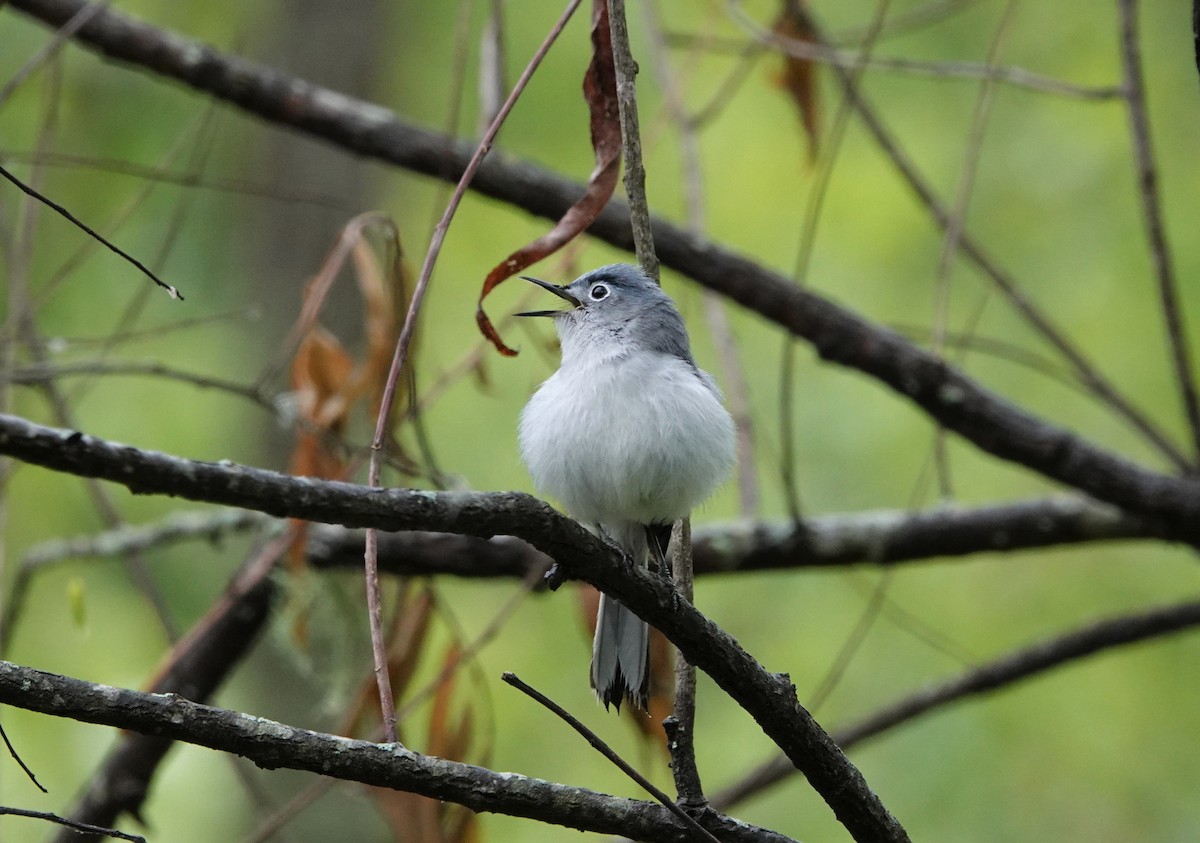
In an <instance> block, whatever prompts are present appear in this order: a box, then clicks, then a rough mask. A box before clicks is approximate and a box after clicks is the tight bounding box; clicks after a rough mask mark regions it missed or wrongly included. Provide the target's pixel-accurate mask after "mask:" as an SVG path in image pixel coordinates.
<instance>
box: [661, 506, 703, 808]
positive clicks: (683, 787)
mask: <svg viewBox="0 0 1200 843" xmlns="http://www.w3.org/2000/svg"><path fill="white" fill-rule="evenodd" d="M671 572H672V574H673V575H674V577H675V587H676V588H677V589H678V590H679V593H680V595H682V597H683V599H684V600H687V601H688V602H691V601H692V600H693V599H694V596H693V591H694V589H693V587H692V586H693V581H694V573H693V569H692V519H690V518H683V519H680V520H679V521H678V522H676V524H675V526H674V528H673V529H672V534H671ZM663 729H664V730H665V731H666V733H667V749H668V750H669V751H670V754H671V775H672V776H673V777H674V778H675V792H676V793H677V794H678V795H679V801H680V802H681V803H682V804H683V805H684V806H685V807H687V808H688V809H690V810H699V809H702V808H704V807H706V806H707V805H708V800H706V799H705V798H704V788H703V786H702V785H701V783H700V769H699V768H698V767H697V766H696V746H695V736H696V668H695V667H693V666H692V665H691V663H690V662H688V660H687V659H685V658H684V657H683V654H682V653H680V652H679V651H678V650H677V651H676V652H675V708H674V712H673V713H672V714H671V716H670V717H668V718H667V720H666V722H664V723H663Z"/></svg>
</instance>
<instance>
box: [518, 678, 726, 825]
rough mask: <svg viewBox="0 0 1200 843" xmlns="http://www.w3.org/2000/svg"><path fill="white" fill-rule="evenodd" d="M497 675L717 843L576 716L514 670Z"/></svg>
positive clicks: (669, 808)
mask: <svg viewBox="0 0 1200 843" xmlns="http://www.w3.org/2000/svg"><path fill="white" fill-rule="evenodd" d="M500 678H501V679H503V680H504V681H505V682H507V683H508V684H509V685H512V686H513V687H514V688H516V689H517V690H518V691H520V692H521V693H522V694H525V696H527V697H529V698H530V699H532V700H535V701H536V702H538V703H540V704H541V705H542V706H544V707H545V708H547V709H549V710H550V711H552V712H553V713H554V715H555V716H556V717H558V718H559V719H560V720H562V721H563V722H564V723H566V724H567V725H568V726H570V727H571V728H572V729H574V730H575V731H576V732H578V733H579V734H580V735H582V736H583V738H584V740H586V741H587V742H588V743H589V744H591V746H592V749H594V750H596V751H597V752H599V753H600V754H601V755H603V756H604V757H605V758H607V759H608V760H609V761H611V762H612V763H613V765H614V766H615V767H616V768H617V769H618V770H620V771H621V772H622V773H624V774H625V775H627V776H629V778H631V779H632V780H633V781H634V782H635V783H636V784H637V785H638V787H640V788H642V790H644V791H646V792H647V793H649V794H650V795H651V796H653V797H654V798H655V799H657V800H658V801H659V802H660V803H661V804H662V805H663V807H665V808H666V809H667V810H668V811H670V812H671V813H672V814H674V815H675V816H677V817H678V818H679V819H680V821H682V822H683V823H684V825H686V826H688V827H689V828H690V829H692V830H693V831H694V832H695V833H696V835H697V836H698V837H700V838H701V839H702V840H711V841H712V843H720V841H719V840H717V839H716V838H715V837H713V836H712V833H711V832H709V831H708V830H707V829H705V828H704V827H703V826H702V825H700V824H699V823H698V822H696V821H695V820H694V819H692V818H691V817H689V816H688V815H687V814H686V813H684V811H683V809H682V808H680V807H679V806H678V805H676V804H675V803H674V802H672V801H671V797H670V796H667V794H665V793H663V792H662V791H661V790H659V789H658V788H657V787H655V786H654V784H653V783H652V782H651V781H650V780H649V779H647V778H646V777H645V776H643V775H642V774H641V773H639V772H638V771H637V770H635V769H634V768H633V766H632V765H630V764H629V762H628V761H626V760H625V759H624V758H622V757H621V756H620V755H618V754H617V753H616V752H615V751H614V750H613V748H612V747H611V746H609V745H608V744H606V743H605V742H604V741H603V740H601V739H600V736H599V735H597V734H596V733H595V732H593V731H592V730H591V729H589V728H588V727H587V726H584V725H583V724H582V723H581V722H579V718H577V717H575V716H573V715H572V714H571V713H570V712H569V711H567V710H566V709H565V708H563V707H562V706H561V705H559V704H558V703H556V702H555V701H554V700H552V699H550V698H549V697H548V696H546V695H545V694H543V693H542V692H541V691H539V690H538V689H537V688H534V687H533V686H531V685H529V684H528V683H526V682H524V681H522V680H521V679H520V678H519V677H518V676H517V675H516V674H514V673H505V674H504V675H503V676H501V677H500Z"/></svg>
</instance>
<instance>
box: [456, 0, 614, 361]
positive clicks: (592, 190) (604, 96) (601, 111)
mask: <svg viewBox="0 0 1200 843" xmlns="http://www.w3.org/2000/svg"><path fill="white" fill-rule="evenodd" d="M583 96H584V99H586V100H587V103H588V108H589V110H590V112H591V120H590V127H591V135H592V150H593V153H594V154H595V158H596V167H595V169H594V170H592V175H591V177H590V178H589V179H588V185H587V192H586V193H584V195H583V197H582V198H581V199H580V200H579V201H578V202H576V203H575V204H574V205H572V206H571V207H570V208H569V209H567V212H566V213H565V214H563V216H562V219H560V220H559V221H558V222H557V223H556V224H555V226H554V227H553V228H552V229H550V230H549V231H548V232H546V233H545V234H543V235H542V236H541V237H539V238H538V239H536V240H534V241H533V242H532V243H529V244H528V245H526V246H523V247H521V248H520V249H518V250H517V251H515V252H513V253H512V254H511V255H509V256H508V257H507V258H505V259H504V260H503V261H501V262H500V263H499V264H497V265H496V266H495V267H494V268H493V269H492V271H491V272H489V273H488V276H487V278H486V279H484V282H483V289H482V290H481V291H480V293H479V303H478V305H477V306H476V309H475V322H476V324H477V325H478V326H479V330H480V332H481V333H482V334H483V335H484V336H485V337H487V338H488V339H489V340H490V341H491V342H492V344H493V345H494V346H496V350H497V351H499V352H500V353H501V354H503V355H505V356H507V357H512V356H514V355H516V353H517V352H516V351H515V350H514V349H512V348H509V347H508V346H507V345H505V344H504V341H503V340H502V339H500V334H499V333H498V332H497V331H496V328H495V326H493V325H492V321H491V319H489V318H488V316H487V314H486V313H484V312H483V300H484V297H486V296H487V295H488V293H490V292H491V291H492V290H494V289H495V288H496V286H497V285H498V284H500V282H502V281H504V280H506V279H508V278H511V277H512V276H514V275H516V274H517V273H518V272H520V271H521V270H522V269H525V268H526V267H528V266H532V265H533V264H535V263H537V262H538V261H540V260H542V259H543V258H545V257H547V256H548V255H552V254H554V253H555V252H557V251H558V250H559V249H561V248H562V247H563V246H564V245H566V244H567V243H569V242H570V241H571V240H573V239H574V238H576V237H578V236H579V235H580V234H582V233H583V232H584V231H586V230H587V227H588V226H589V225H591V224H592V221H593V220H595V219H596V217H597V216H599V215H600V212H601V211H603V210H604V206H605V205H607V204H608V200H609V199H611V198H612V195H613V191H614V190H615V189H616V186H617V176H618V174H619V173H620V169H621V116H620V113H619V111H618V108H617V72H616V69H615V67H614V66H613V52H612V38H611V35H610V33H609V29H608V3H607V2H605V0H593V3H592V62H591V64H590V65H588V69H587V73H586V74H584V77H583Z"/></svg>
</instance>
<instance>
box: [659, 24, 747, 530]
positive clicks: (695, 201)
mask: <svg viewBox="0 0 1200 843" xmlns="http://www.w3.org/2000/svg"><path fill="white" fill-rule="evenodd" d="M644 8H645V10H646V32H647V35H648V36H649V38H650V43H651V49H650V54H651V55H650V57H651V59H652V60H653V61H654V67H655V71H656V73H657V74H658V77H659V79H660V80H661V86H662V91H663V100H664V106H665V108H666V110H667V113H668V115H669V116H670V118H671V120H672V122H673V123H674V124H675V126H676V128H677V130H678V132H679V157H680V159H681V162H682V164H681V170H682V173H681V175H682V190H683V198H684V204H685V206H686V208H687V221H688V224H687V227H688V231H689V232H690V233H691V234H693V235H694V236H696V237H703V236H704V233H705V231H706V229H707V224H706V222H705V213H704V185H703V179H702V178H701V171H700V138H699V133H698V130H697V126H696V124H695V121H693V120H692V118H690V117H689V116H688V114H687V110H686V107H685V104H684V97H683V90H682V85H681V84H680V81H679V74H678V73H676V72H675V71H674V69H672V67H671V64H670V62H669V61H668V60H667V50H666V45H665V43H664V40H663V27H662V21H661V20H660V19H659V17H660V15H659V7H658V4H657V3H653V2H650V3H646V4H644ZM703 299H704V319H705V321H706V322H707V323H708V330H709V333H710V334H711V335H712V338H713V344H714V345H715V346H716V348H717V359H718V360H720V361H721V381H722V384H723V386H724V389H725V403H726V404H727V405H728V407H729V414H730V415H731V416H733V425H734V430H735V431H736V432H737V468H736V472H737V485H738V501H739V503H740V509H741V514H742V517H744V518H752V517H754V516H755V515H756V514H757V513H758V468H757V466H756V455H755V453H754V418H753V416H752V415H751V413H750V394H749V387H748V386H747V383H746V375H745V372H744V371H743V367H742V365H741V361H740V360H739V354H738V346H737V340H736V338H735V337H734V335H733V327H732V325H730V323H729V314H728V313H727V312H726V310H725V303H724V302H723V301H722V299H721V297H720V296H719V295H717V294H716V293H714V292H713V291H711V290H705V291H704V292H703Z"/></svg>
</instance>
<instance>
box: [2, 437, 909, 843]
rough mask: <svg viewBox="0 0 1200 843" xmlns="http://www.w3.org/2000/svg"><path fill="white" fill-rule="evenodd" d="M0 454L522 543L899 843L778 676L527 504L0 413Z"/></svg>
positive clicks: (855, 831)
mask: <svg viewBox="0 0 1200 843" xmlns="http://www.w3.org/2000/svg"><path fill="white" fill-rule="evenodd" d="M0 453H3V454H7V455H9V456H14V457H17V458H18V459H22V460H24V461H26V462H30V463H33V464H35V465H41V466H44V467H46V468H52V469H55V470H58V471H66V472H69V473H72V474H78V475H80V476H85V477H97V478H101V479H105V480H110V481H112V482H115V483H120V484H122V485H124V486H127V487H128V488H129V489H130V490H131V491H132V492H134V493H135V494H165V495H172V496H176V497H183V498H188V499H190V500H201V501H207V502H209V503H223V504H228V505H233V506H240V507H244V508H247V509H256V510H258V511H260V512H266V513H268V514H270V515H275V516H279V517H286V518H302V519H304V520H307V521H318V522H322V523H341V524H344V525H347V526H353V527H376V528H378V529H381V530H412V529H421V530H435V531H438V532H448V533H463V534H466V535H474V536H480V537H490V536H493V535H513V536H517V537H518V538H522V539H524V540H525V541H527V542H529V543H530V544H532V545H534V546H535V547H537V548H538V549H539V550H541V551H542V552H544V553H546V554H548V555H549V556H550V557H551V558H553V559H554V560H555V561H557V562H558V563H560V564H561V565H563V566H564V567H565V568H566V569H567V570H569V572H570V573H571V574H572V575H574V576H576V577H578V578H579V579H581V580H584V581H585V582H588V583H591V584H592V585H594V586H596V587H597V588H599V589H601V590H602V591H604V592H606V593H608V594H611V595H612V596H613V597H615V598H616V599H618V600H620V601H621V602H622V603H624V604H625V605H626V606H627V607H629V609H631V610H632V611H633V612H634V613H635V614H637V615H638V616H639V617H640V618H642V619H643V620H645V621H647V622H648V623H650V624H652V625H653V626H654V627H656V628H657V629H659V630H660V631H662V633H663V634H664V635H666V636H667V638H668V639H669V640H670V641H671V643H673V644H674V645H675V646H676V647H678V648H679V650H680V652H682V653H683V654H684V656H685V657H686V658H687V660H688V661H689V662H691V663H692V664H694V665H695V666H696V667H698V668H700V669H701V670H703V671H704V672H705V673H707V674H708V675H709V676H710V677H711V678H712V679H713V681H715V682H716V683H717V685H718V686H720V687H721V689H722V690H724V691H725V693H726V694H728V695H729V696H730V697H731V698H732V699H733V700H734V701H735V702H737V703H738V705H740V706H741V707H742V709H743V710H745V711H746V712H747V713H749V714H750V715H751V716H752V717H753V718H754V719H755V721H756V722H757V723H758V724H759V726H760V727H761V728H762V729H763V731H764V732H765V733H766V734H767V735H768V736H769V737H770V738H771V739H772V740H773V741H774V742H775V743H776V745H777V746H779V748H780V749H782V750H783V751H784V753H785V754H786V755H787V756H788V757H789V758H791V759H792V761H793V763H795V764H796V766H797V767H798V768H799V769H800V770H801V771H802V772H803V773H804V774H805V776H806V777H807V778H808V780H809V781H810V782H811V783H812V785H813V787H814V789H816V791H817V792H818V793H820V794H821V796H822V797H823V798H824V799H825V801H826V802H827V803H828V804H829V806H830V807H831V808H832V809H833V811H834V813H835V814H836V815H837V817H838V819H839V820H840V821H841V822H842V824H843V825H845V826H846V828H847V830H849V831H850V833H851V835H852V836H853V837H854V838H855V839H856V840H880V841H906V840H908V835H907V834H906V833H905V831H904V829H903V828H902V827H901V826H900V824H899V823H898V822H896V820H895V818H893V817H892V816H891V814H889V813H888V811H887V809H886V808H884V806H883V804H882V803H881V802H880V801H879V798H878V797H877V796H876V795H875V794H874V793H873V792H872V791H871V789H870V788H869V787H868V786H867V783H866V782H865V781H864V780H863V777H862V774H861V773H860V772H859V771H858V769H857V768H856V767H855V766H854V765H853V764H851V763H850V761H849V759H847V758H846V756H845V755H844V754H843V753H842V751H841V750H840V749H838V747H837V745H836V744H834V742H833V741H832V740H831V739H830V738H829V735H827V734H826V733H825V731H824V730H823V729H822V728H821V727H820V725H819V724H818V723H817V722H816V721H815V720H814V719H813V718H812V715H810V714H809V713H808V712H807V711H806V710H805V709H804V708H803V706H801V705H800V703H799V701H798V700H797V698H796V688H795V686H794V685H792V683H791V680H790V679H789V678H788V677H787V675H786V674H772V673H768V672H767V671H766V670H765V669H764V668H763V667H762V666H761V665H760V664H758V662H756V661H755V660H754V658H753V657H751V656H750V654H749V653H747V652H746V651H745V650H743V649H742V648H741V646H740V645H739V644H738V643H737V642H736V641H735V640H734V639H733V638H732V637H730V635H729V634H728V633H726V632H725V631H724V630H722V629H721V628H720V627H718V626H717V625H716V624H714V623H713V622H712V621H710V620H709V619H708V618H706V617H704V616H703V615H702V614H700V612H699V611H697V610H696V608H695V607H694V606H692V605H691V604H690V603H688V602H687V601H686V600H684V599H683V598H681V597H680V596H679V593H678V592H676V591H675V589H674V588H673V587H672V585H671V584H670V583H668V582H665V581H664V578H663V577H661V576H658V575H657V574H652V573H650V572H649V571H648V570H646V569H644V568H638V567H636V566H629V565H627V564H625V560H623V559H622V558H621V557H620V556H619V555H618V554H617V553H616V552H615V551H614V550H613V549H612V548H610V547H609V546H608V545H607V544H606V543H605V542H604V541H603V540H602V539H600V538H598V537H596V536H594V535H593V534H591V533H589V532H588V531H587V530H585V529H584V528H583V527H582V526H580V525H579V524H578V523H576V522H575V521H572V520H571V519H570V518H567V517H566V516H564V515H562V514H560V513H558V512H556V511H555V510H554V509H552V508H551V507H549V506H548V505H546V504H545V503H543V502H542V501H539V500H537V499H536V498H534V497H532V496H531V495H527V494H524V493H522V492H427V491H415V490H409V489H378V488H371V487H367V486H356V485H354V484H351V483H340V482H335V481H325V480H316V479H313V478H309V477H291V476H289V475H285V474H279V473H277V472H273V471H266V470H263V469H258V468H250V467H247V466H240V465H236V464H234V463H227V462H222V463H208V462H195V461H191V460H185V459H181V458H179V457H173V456H168V455H166V454H161V453H157V452H151V451H140V450H138V449H136V448H132V447H129V446H127V445H118V444H114V443H111V442H106V441H104V440H100V439H96V438H94V437H91V436H85V435H84V434H81V433H72V432H69V431H65V430H55V429H53V428H48V427H43V426H41V425H36V424H33V423H32V422H28V421H26V420H24V419H20V418H17V417H15V416H8V415H0ZM414 792H418V791H414ZM463 804H468V803H465V802H464V803H463Z"/></svg>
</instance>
